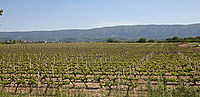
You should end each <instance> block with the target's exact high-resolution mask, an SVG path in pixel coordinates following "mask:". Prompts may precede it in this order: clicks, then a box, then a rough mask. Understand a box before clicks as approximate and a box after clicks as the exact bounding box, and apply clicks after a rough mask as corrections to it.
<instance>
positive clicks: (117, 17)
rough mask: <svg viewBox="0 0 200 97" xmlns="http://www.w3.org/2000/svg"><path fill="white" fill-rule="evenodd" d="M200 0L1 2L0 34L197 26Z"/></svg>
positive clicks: (11, 0) (17, 0) (16, 0)
mask: <svg viewBox="0 0 200 97" xmlns="http://www.w3.org/2000/svg"><path fill="white" fill-rule="evenodd" d="M199 4H200V0H0V9H3V10H4V13H3V16H1V17H0V24H1V25H0V32H2V31H36V30H37V31H40V30H60V29H62V30H64V29H90V28H96V27H105V26H116V25H143V24H144V25H148V24H193V23H200V12H199V9H200V6H199Z"/></svg>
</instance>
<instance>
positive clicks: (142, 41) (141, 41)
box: [138, 38, 147, 43]
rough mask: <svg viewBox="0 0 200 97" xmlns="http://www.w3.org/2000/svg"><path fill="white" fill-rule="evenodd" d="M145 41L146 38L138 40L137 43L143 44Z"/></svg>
mask: <svg viewBox="0 0 200 97" xmlns="http://www.w3.org/2000/svg"><path fill="white" fill-rule="evenodd" d="M146 41H147V39H146V38H140V39H139V40H138V42H139V43H144V42H146Z"/></svg>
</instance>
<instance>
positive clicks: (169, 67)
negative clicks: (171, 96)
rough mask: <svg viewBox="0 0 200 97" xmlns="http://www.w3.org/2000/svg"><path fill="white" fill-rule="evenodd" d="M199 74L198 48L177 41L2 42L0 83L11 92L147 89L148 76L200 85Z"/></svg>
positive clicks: (94, 92) (167, 83)
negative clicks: (182, 44)
mask: <svg viewBox="0 0 200 97" xmlns="http://www.w3.org/2000/svg"><path fill="white" fill-rule="evenodd" d="M199 75H200V49H197V48H194V47H190V46H187V47H180V46H178V44H175V43H174V44H173V43H141V44H140V43H46V44H45V43H43V44H42V43H41V44H39V43H37V44H2V45H0V89H1V91H5V92H7V93H12V94H29V95H56V94H57V93H59V92H65V91H66V92H67V91H70V92H73V91H76V90H81V91H83V92H84V93H87V94H89V95H93V96H105V95H108V96H110V95H111V96H113V95H114V94H115V93H114V91H122V92H123V93H124V95H126V94H128V93H129V94H133V93H135V94H137V93H140V94H145V90H146V87H145V86H146V83H147V82H148V81H150V82H151V84H152V85H153V86H156V85H158V83H159V82H162V83H163V85H164V89H165V88H168V87H176V86H177V85H179V84H180V81H184V82H185V84H187V85H189V86H192V87H196V88H200V76H199Z"/></svg>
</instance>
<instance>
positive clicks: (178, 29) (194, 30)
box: [0, 24, 200, 42]
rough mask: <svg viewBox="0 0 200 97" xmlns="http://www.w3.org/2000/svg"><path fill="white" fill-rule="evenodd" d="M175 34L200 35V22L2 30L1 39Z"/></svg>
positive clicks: (162, 36) (99, 38)
mask: <svg viewBox="0 0 200 97" xmlns="http://www.w3.org/2000/svg"><path fill="white" fill-rule="evenodd" d="M173 36H178V37H181V38H183V37H195V36H200V24H191V25H133V26H114V27H103V28H94V29H87V30H81V29H80V30H79V29H74V30H53V31H30V32H0V41H5V40H26V41H61V42H65V41H74V42H76V41H77V39H78V42H85V41H87V42H89V41H104V39H108V38H116V39H121V40H138V39H139V38H141V37H145V38H147V39H150V38H153V39H157V40H158V39H165V38H171V37H173Z"/></svg>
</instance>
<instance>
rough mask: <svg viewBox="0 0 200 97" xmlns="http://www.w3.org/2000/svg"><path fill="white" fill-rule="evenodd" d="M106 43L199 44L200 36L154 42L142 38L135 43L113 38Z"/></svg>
mask: <svg viewBox="0 0 200 97" xmlns="http://www.w3.org/2000/svg"><path fill="white" fill-rule="evenodd" d="M107 42H108V43H122V42H124V43H155V42H158V43H167V42H200V36H197V37H187V38H179V37H177V36H174V37H172V38H166V39H165V40H155V39H149V40H147V39H146V38H144V37H142V38H140V39H139V40H137V41H121V40H116V39H113V38H110V39H108V40H107Z"/></svg>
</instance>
